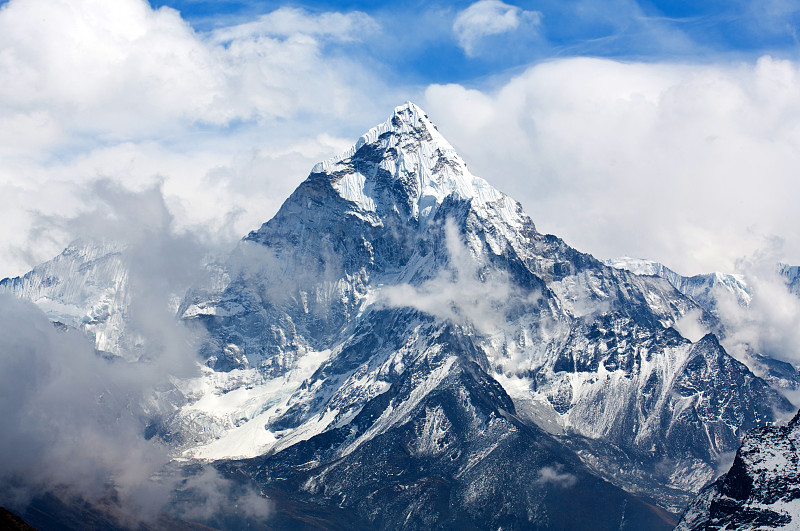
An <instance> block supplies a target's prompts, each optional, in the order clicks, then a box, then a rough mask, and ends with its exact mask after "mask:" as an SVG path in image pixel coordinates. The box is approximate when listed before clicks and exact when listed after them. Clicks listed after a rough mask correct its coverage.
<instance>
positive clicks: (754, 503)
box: [676, 413, 800, 531]
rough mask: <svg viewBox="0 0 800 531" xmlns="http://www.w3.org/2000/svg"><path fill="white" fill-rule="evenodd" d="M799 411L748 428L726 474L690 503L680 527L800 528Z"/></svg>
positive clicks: (691, 528)
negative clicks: (781, 421)
mask: <svg viewBox="0 0 800 531" xmlns="http://www.w3.org/2000/svg"><path fill="white" fill-rule="evenodd" d="M798 445H800V413H798V414H797V415H795V417H794V418H793V419H792V420H791V421H790V422H789V423H788V424H787V425H785V426H766V427H763V428H759V429H756V430H754V431H752V432H751V433H749V434H748V435H747V436H746V437H745V439H744V441H743V442H742V446H741V448H739V450H738V451H737V452H736V458H735V459H734V461H733V466H732V467H731V469H730V470H729V471H728V473H727V474H725V475H723V476H722V477H720V478H719V479H718V480H717V481H715V482H714V483H712V484H711V485H709V486H708V487H706V488H705V489H703V491H702V492H701V493H700V495H699V496H698V497H697V499H696V500H695V501H693V502H692V504H691V505H690V506H689V507H688V508H687V509H686V512H685V513H684V515H683V518H682V519H681V522H680V524H679V525H678V527H677V528H676V529H677V530H680V531H689V530H698V531H700V530H707V529H742V530H749V529H753V530H755V529H779V528H781V529H795V528H797V527H798V525H800V468H798V462H800V453H798Z"/></svg>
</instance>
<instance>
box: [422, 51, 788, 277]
mask: <svg viewBox="0 0 800 531" xmlns="http://www.w3.org/2000/svg"><path fill="white" fill-rule="evenodd" d="M424 107H425V108H426V111H427V112H428V114H429V115H430V116H431V117H432V118H433V120H434V121H435V122H436V123H437V125H438V126H439V130H440V131H441V132H442V134H444V136H445V137H447V138H448V139H449V140H450V141H451V143H452V144H453V145H454V146H455V147H456V149H457V150H458V151H459V152H460V153H462V154H463V156H464V157H465V159H466V160H467V162H468V163H469V164H470V166H471V169H472V171H473V172H474V173H476V174H477V175H481V176H482V177H484V178H486V179H487V180H489V182H491V183H493V184H494V185H495V186H497V187H498V188H500V189H502V190H504V191H505V192H506V193H508V194H509V195H511V196H512V197H514V198H516V199H518V200H520V201H521V202H522V204H523V205H524V207H525V208H526V211H527V212H528V213H529V214H530V215H531V216H532V217H533V219H534V221H535V222H537V225H538V227H539V229H540V230H542V231H544V232H550V233H554V234H556V235H558V236H561V237H563V238H564V239H565V240H566V241H567V242H568V243H570V244H571V245H573V246H575V247H577V248H578V249H580V250H582V251H584V252H591V253H593V254H595V255H596V256H599V257H601V258H611V257H616V256H623V255H629V256H639V257H646V258H650V259H654V260H658V261H660V262H662V263H664V264H666V265H668V266H669V267H671V268H673V269H675V270H676V271H679V272H681V273H682V274H696V273H703V272H710V271H715V270H721V271H732V270H733V269H734V265H735V263H736V260H737V259H739V258H740V257H742V256H747V255H750V254H751V253H752V252H753V251H754V250H755V249H757V248H759V247H761V246H762V244H763V241H764V237H765V236H769V235H778V236H781V237H783V238H784V239H785V246H784V248H783V255H782V256H781V257H780V258H781V260H782V261H784V262H787V263H800V234H798V233H797V231H795V230H793V229H792V227H794V226H796V225H797V221H798V217H797V213H796V212H797V210H796V206H795V203H796V198H797V197H798V194H800V181H798V179H797V178H796V168H798V167H800V127H798V125H797V124H798V123H800V122H798V117H800V67H799V66H798V64H797V63H793V62H790V61H781V60H776V59H772V58H770V57H763V58H761V59H759V60H758V61H757V62H755V63H752V64H722V65H682V64H658V63H657V64H643V63H623V62H618V61H612V60H602V59H583V58H577V59H566V60H558V61H552V62H548V63H542V64H539V65H536V66H533V67H530V68H529V69H528V70H526V71H525V72H523V73H522V74H520V75H518V76H516V77H514V78H513V79H511V80H509V81H508V82H507V83H505V84H503V85H502V86H500V87H499V88H498V89H496V90H492V91H480V90H475V89H469V88H465V87H463V86H460V85H433V86H430V87H429V88H428V89H427V92H426V97H425V104H424Z"/></svg>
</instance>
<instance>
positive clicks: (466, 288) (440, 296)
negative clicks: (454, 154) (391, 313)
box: [377, 219, 541, 334]
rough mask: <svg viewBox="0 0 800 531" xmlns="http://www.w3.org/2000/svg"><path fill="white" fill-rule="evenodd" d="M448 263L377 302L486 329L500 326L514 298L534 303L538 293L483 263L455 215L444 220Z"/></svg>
mask: <svg viewBox="0 0 800 531" xmlns="http://www.w3.org/2000/svg"><path fill="white" fill-rule="evenodd" d="M444 235H445V243H446V246H447V247H446V248H447V257H448V258H447V267H445V268H442V269H441V270H439V271H438V272H437V273H436V276H434V277H433V278H431V279H429V280H426V281H425V282H422V283H421V284H419V285H412V284H401V285H396V286H389V287H385V288H382V289H381V290H380V291H379V292H378V294H377V302H378V303H379V304H384V305H386V306H389V307H411V308H415V309H417V310H419V311H421V312H424V313H427V314H429V315H433V316H434V317H437V318H439V319H443V320H446V321H450V322H452V323H456V324H460V325H464V326H471V327H474V328H475V329H476V330H477V331H478V332H479V333H482V334H488V333H491V332H493V331H496V330H497V329H498V328H500V327H501V326H502V325H503V324H504V323H505V320H506V312H508V311H509V310H510V309H511V308H512V306H513V304H512V303H510V302H509V301H515V302H519V303H523V304H525V303H530V304H532V303H536V302H537V301H538V299H539V297H540V296H541V294H539V293H535V292H534V293H524V292H523V290H521V289H515V288H514V287H513V286H512V284H511V282H510V281H509V279H508V278H507V277H506V276H505V275H504V274H503V273H502V272H501V271H498V270H494V269H492V268H490V267H485V266H486V265H487V264H483V263H481V260H480V258H479V257H477V256H476V255H474V254H473V253H472V251H471V250H470V249H469V247H468V246H467V245H466V244H465V243H464V242H463V241H462V235H461V233H460V232H459V230H458V228H457V227H456V225H455V222H454V221H452V220H451V219H447V220H446V221H445V225H444Z"/></svg>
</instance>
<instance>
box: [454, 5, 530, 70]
mask: <svg viewBox="0 0 800 531" xmlns="http://www.w3.org/2000/svg"><path fill="white" fill-rule="evenodd" d="M541 17H542V14H541V13H539V12H538V11H526V10H523V9H520V8H519V7H517V6H513V5H509V4H506V3H505V2H501V1H500V0H480V1H478V2H475V3H474V4H472V5H470V6H469V7H468V8H466V9H465V10H463V11H461V12H460V13H459V14H458V15H457V16H456V19H455V21H454V22H453V32H454V33H455V35H456V39H457V40H458V44H459V46H461V47H462V48H463V49H464V52H465V53H466V54H467V55H468V56H472V55H475V46H476V45H477V44H478V42H479V41H480V40H481V39H483V38H484V37H487V36H489V35H499V34H502V33H507V32H510V31H514V30H517V29H518V28H519V27H520V25H521V24H524V23H528V24H531V25H534V26H536V25H538V24H539V23H540V22H541Z"/></svg>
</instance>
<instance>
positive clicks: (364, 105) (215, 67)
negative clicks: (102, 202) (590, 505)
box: [0, 0, 402, 277]
mask: <svg viewBox="0 0 800 531" xmlns="http://www.w3.org/2000/svg"><path fill="white" fill-rule="evenodd" d="M380 31H381V30H380V28H379V26H378V25H377V24H376V23H374V21H372V19H370V18H369V17H367V16H366V15H364V14H363V13H358V12H354V13H338V12H329V13H326V12H322V13H309V12H306V11H303V10H300V9H286V8H284V9H279V10H277V11H273V12H271V13H267V14H265V15H264V16H262V17H261V18H260V19H258V21H256V22H254V23H253V25H247V24H245V25H240V26H233V27H229V28H218V29H216V30H213V31H211V32H208V33H202V32H196V31H195V30H194V29H193V28H192V27H191V26H189V24H187V23H186V22H185V21H184V20H183V19H182V18H181V17H180V15H179V14H178V12H177V11H174V10H172V9H170V8H166V7H162V8H160V9H152V8H151V7H150V5H149V4H148V3H147V2H146V1H144V0H120V1H119V2H94V1H90V0H80V1H76V2H66V1H63V0H12V1H10V2H8V3H6V4H4V5H3V6H2V7H1V8H0V75H1V76H2V78H3V79H4V80H6V81H7V82H4V83H3V84H2V86H0V120H2V121H3V123H4V124H6V125H7V127H4V128H3V130H2V131H0V161H2V162H0V277H2V276H13V275H16V274H22V273H24V272H25V271H26V270H28V269H30V268H31V267H32V266H33V265H34V264H36V263H38V262H40V261H42V260H45V259H47V258H49V257H51V256H53V255H54V254H55V253H57V252H58V251H59V250H60V248H63V247H64V246H65V245H66V243H67V242H68V241H69V239H66V240H63V239H62V240H60V241H59V242H58V244H52V245H49V244H48V243H47V242H45V243H44V244H42V245H39V246H36V245H33V244H32V242H29V241H26V240H25V235H26V234H27V233H28V230H29V229H30V226H31V223H32V222H33V220H34V219H35V218H36V215H35V213H33V212H31V211H32V210H37V211H39V212H44V213H49V214H55V215H62V216H69V215H73V214H74V213H75V212H76V211H77V210H78V209H80V208H82V204H81V202H80V201H81V199H80V197H79V194H78V193H76V192H75V187H74V184H76V183H78V184H79V185H83V184H85V183H87V182H89V181H94V180H96V179H98V178H99V177H104V178H108V179H113V180H115V181H117V182H120V183H123V184H124V185H125V186H127V187H129V188H132V189H139V190H141V189H143V188H147V187H149V186H152V185H153V183H156V182H163V186H162V188H163V190H164V193H165V194H166V195H167V201H168V205H169V208H170V210H171V212H172V213H173V214H174V215H175V216H176V218H177V221H178V223H183V224H192V223H198V222H209V221H213V222H214V223H216V224H218V225H223V224H224V223H225V222H226V220H227V219H229V218H230V217H231V216H232V215H234V214H237V215H238V217H237V218H236V219H235V223H236V230H237V231H238V233H239V234H244V233H246V232H247V231H248V230H250V229H252V228H254V227H255V226H258V225H259V224H260V223H261V222H263V221H265V220H266V219H268V218H269V217H270V216H271V215H272V214H273V213H274V212H275V210H277V207H278V206H279V205H280V201H281V200H282V199H283V198H284V197H286V196H288V194H289V193H290V192H291V190H292V189H293V188H294V187H295V186H296V185H297V184H298V183H299V182H300V181H301V180H302V178H304V177H305V175H307V174H308V171H309V170H310V168H311V167H312V166H313V165H314V164H315V163H316V162H318V161H319V160H321V159H325V158H328V157H330V156H333V155H335V154H338V153H339V152H340V151H342V150H344V149H345V148H346V147H347V144H348V143H349V140H343V138H348V139H349V138H353V137H356V136H358V134H360V133H361V132H363V131H361V129H362V128H363V127H364V124H371V123H373V122H377V121H379V120H380V119H383V118H384V117H385V113H386V109H389V108H391V107H392V106H393V105H395V104H396V102H397V101H401V100H402V99H401V98H400V97H395V96H394V94H395V92H394V91H393V90H391V89H389V88H387V87H385V86H384V84H383V82H382V81H381V78H380V77H379V76H377V75H375V74H374V73H373V72H371V71H369V70H368V69H366V68H364V67H363V66H362V65H361V64H360V63H359V62H358V60H357V59H354V58H353V57H357V56H355V55H353V54H348V53H346V52H347V51H348V50H351V48H348V47H350V46H358V45H359V44H358V39H359V38H361V37H363V36H365V35H369V34H370V32H373V33H374V32H380ZM226 32H227V33H226ZM366 94H369V95H370V96H369V97H366ZM375 95H380V96H379V97H378V96H375ZM345 116H347V117H348V118H350V119H355V122H351V121H349V120H347V121H345V120H342V118H343V117H345ZM300 117H302V120H301V119H299V118H300ZM354 123H358V125H357V126H355V125H354ZM74 236H76V235H73V237H74Z"/></svg>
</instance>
